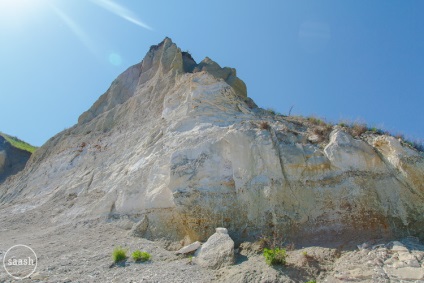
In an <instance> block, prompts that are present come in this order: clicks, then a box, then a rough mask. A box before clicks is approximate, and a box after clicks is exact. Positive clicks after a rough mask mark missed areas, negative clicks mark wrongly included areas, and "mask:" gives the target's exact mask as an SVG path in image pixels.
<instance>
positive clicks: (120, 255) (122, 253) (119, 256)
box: [112, 247, 127, 263]
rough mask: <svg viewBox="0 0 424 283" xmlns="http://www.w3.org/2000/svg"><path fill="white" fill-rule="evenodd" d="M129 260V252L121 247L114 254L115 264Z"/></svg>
mask: <svg viewBox="0 0 424 283" xmlns="http://www.w3.org/2000/svg"><path fill="white" fill-rule="evenodd" d="M126 258H127V251H126V250H124V249H123V248H121V247H117V248H115V249H114V250H113V252H112V259H113V262H115V263H117V262H120V261H123V260H125V259H126Z"/></svg>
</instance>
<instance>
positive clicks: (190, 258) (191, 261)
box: [188, 255, 193, 264]
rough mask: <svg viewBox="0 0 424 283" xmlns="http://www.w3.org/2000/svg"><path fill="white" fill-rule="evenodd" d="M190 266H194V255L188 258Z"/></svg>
mask: <svg viewBox="0 0 424 283" xmlns="http://www.w3.org/2000/svg"><path fill="white" fill-rule="evenodd" d="M188 264H193V256H192V255H189V256H188Z"/></svg>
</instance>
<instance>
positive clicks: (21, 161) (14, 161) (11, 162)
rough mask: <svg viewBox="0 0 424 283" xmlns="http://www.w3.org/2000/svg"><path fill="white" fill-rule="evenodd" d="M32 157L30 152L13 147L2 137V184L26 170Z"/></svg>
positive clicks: (0, 141) (0, 152) (0, 161)
mask: <svg viewBox="0 0 424 283" xmlns="http://www.w3.org/2000/svg"><path fill="white" fill-rule="evenodd" d="M30 157H31V153H30V152H28V151H25V150H21V149H19V148H16V147H13V146H12V145H11V144H10V143H9V142H7V141H6V139H5V138H4V137H3V136H2V135H0V184H1V183H2V182H3V181H4V180H5V179H6V178H7V177H9V176H11V175H15V174H16V173H18V172H19V171H21V170H22V169H24V167H25V165H26V163H27V161H28V159H29V158H30Z"/></svg>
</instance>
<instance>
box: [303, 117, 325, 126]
mask: <svg viewBox="0 0 424 283" xmlns="http://www.w3.org/2000/svg"><path fill="white" fill-rule="evenodd" d="M307 120H308V121H309V122H310V123H311V124H313V125H316V126H324V125H326V124H327V123H326V122H324V121H323V120H322V119H320V118H317V117H313V116H312V117H308V118H307Z"/></svg>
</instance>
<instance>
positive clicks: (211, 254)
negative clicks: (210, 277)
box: [195, 228, 234, 269]
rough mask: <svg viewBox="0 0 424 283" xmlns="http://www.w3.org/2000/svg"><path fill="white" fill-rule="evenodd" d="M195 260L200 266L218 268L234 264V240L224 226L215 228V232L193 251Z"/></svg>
mask: <svg viewBox="0 0 424 283" xmlns="http://www.w3.org/2000/svg"><path fill="white" fill-rule="evenodd" d="M195 256H196V259H195V262H196V263H197V264H199V265H200V266H203V267H206V268H210V269H219V268H222V267H225V266H229V265H232V264H234V241H233V240H232V239H231V238H230V236H229V235H228V231H227V229H225V228H216V233H215V234H213V235H212V236H210V237H209V239H208V240H207V241H206V243H204V244H203V245H202V247H201V248H200V249H198V250H197V252H196V253H195Z"/></svg>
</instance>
